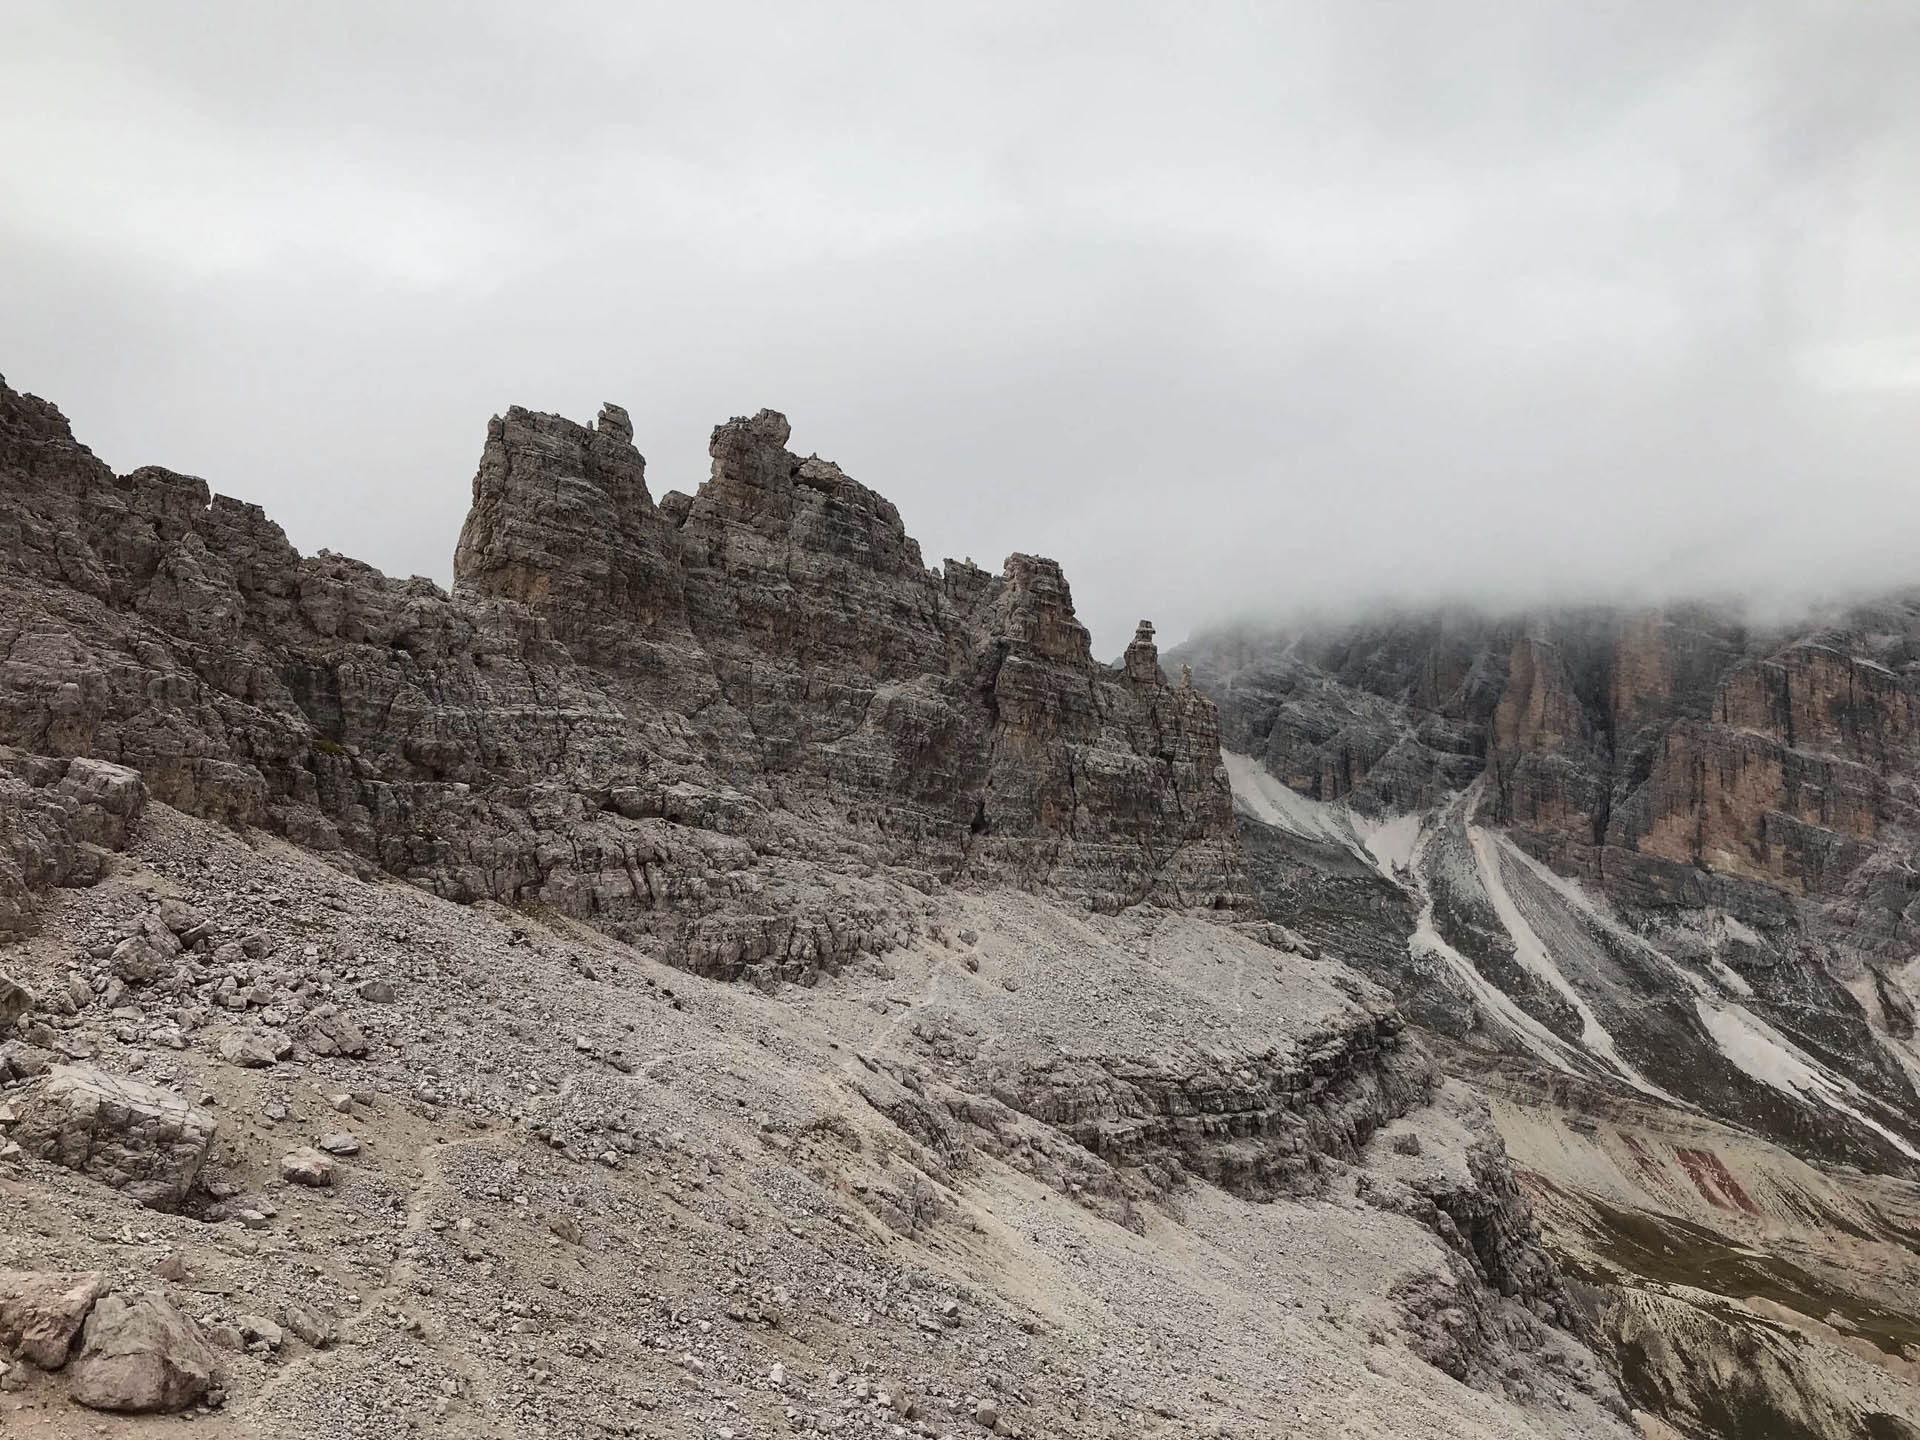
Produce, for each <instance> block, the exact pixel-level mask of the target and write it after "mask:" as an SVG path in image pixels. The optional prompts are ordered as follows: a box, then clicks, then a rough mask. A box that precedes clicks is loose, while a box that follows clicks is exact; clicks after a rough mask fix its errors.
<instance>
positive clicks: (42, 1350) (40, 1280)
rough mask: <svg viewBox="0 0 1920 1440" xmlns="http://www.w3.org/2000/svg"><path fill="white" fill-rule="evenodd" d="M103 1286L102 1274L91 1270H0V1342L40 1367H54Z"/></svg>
mask: <svg viewBox="0 0 1920 1440" xmlns="http://www.w3.org/2000/svg"><path fill="white" fill-rule="evenodd" d="M106 1291H107V1277H106V1276H105V1275H103V1274H101V1273H100V1272H99V1271H97V1270H80V1271H59V1270H0V1345H3V1346H5V1347H7V1348H8V1349H9V1350H13V1351H16V1352H17V1353H18V1354H20V1355H21V1356H23V1357H24V1358H26V1359H27V1360H30V1361H32V1362H33V1363H34V1364H35V1365H37V1366H39V1367H40V1368H41V1369H42V1370H58V1369H59V1368H60V1367H61V1366H62V1365H64V1364H66V1363H67V1355H68V1352H70V1351H71V1350H72V1349H73V1341H74V1337H75V1336H76V1335H78V1334H79V1333H80V1326H81V1324H82V1323H83V1322H84V1321H85V1320H86V1318H87V1312H88V1311H89V1310H91V1309H92V1308H93V1302H94V1301H96V1300H98V1299H99V1298H100V1297H101V1296H102V1295H104V1294H105V1293H106Z"/></svg>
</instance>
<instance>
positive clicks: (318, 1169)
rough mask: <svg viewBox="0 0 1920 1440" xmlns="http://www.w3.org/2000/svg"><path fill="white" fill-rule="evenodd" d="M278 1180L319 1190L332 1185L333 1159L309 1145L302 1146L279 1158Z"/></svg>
mask: <svg viewBox="0 0 1920 1440" xmlns="http://www.w3.org/2000/svg"><path fill="white" fill-rule="evenodd" d="M280 1178H281V1179H282V1180H287V1181H291V1182H292V1183H293V1184H295V1185H307V1186H311V1187H313V1188H314V1189H319V1188H320V1187H322V1186H325V1185H331V1184H332V1183H333V1157H332V1156H331V1155H323V1154H321V1152H320V1151H318V1150H316V1149H314V1148H313V1147H312V1146H311V1145H302V1146H301V1147H300V1148H299V1149H298V1150H292V1151H289V1152H288V1153H287V1154H285V1155H282V1156H281V1157H280Z"/></svg>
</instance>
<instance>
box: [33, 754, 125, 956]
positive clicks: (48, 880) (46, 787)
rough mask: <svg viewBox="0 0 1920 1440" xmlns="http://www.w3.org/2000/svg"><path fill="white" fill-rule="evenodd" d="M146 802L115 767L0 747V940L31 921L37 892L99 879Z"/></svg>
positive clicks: (121, 770)
mask: <svg viewBox="0 0 1920 1440" xmlns="http://www.w3.org/2000/svg"><path fill="white" fill-rule="evenodd" d="M145 803H146V787H145V786H144V785H142V784H141V781H140V777H139V775H138V774H136V773H135V772H133V771H131V770H128V769H125V768H123V767H122V766H119V765H109V764H106V763H103V762H102V761H99V760H93V759H89V758H86V757H84V756H82V757H74V758H67V759H61V758H54V757H49V756H40V755H25V754H22V753H21V752H19V751H17V750H13V749H10V748H8V747H6V746H0V939H5V938H12V937H17V936H19V935H21V934H23V933H25V932H26V931H27V930H28V929H30V928H31V926H32V923H33V915H34V910H35V906H36V902H37V897H38V896H39V895H40V894H41V893H43V892H44V891H46V890H48V889H51V888H53V887H56V886H64V885H90V884H92V883H93V882H94V881H95V880H98V879H99V878H100V875H101V873H102V870H103V869H104V867H105V865H106V864H107V854H108V852H110V851H113V850H118V849H121V848H123V847H124V846H125V844H126V841H127V831H128V828H129V827H130V826H131V825H132V824H133V822H134V821H135V820H136V819H137V818H138V817H139V814H140V810H141V807H142V806H143V805H144V804H145Z"/></svg>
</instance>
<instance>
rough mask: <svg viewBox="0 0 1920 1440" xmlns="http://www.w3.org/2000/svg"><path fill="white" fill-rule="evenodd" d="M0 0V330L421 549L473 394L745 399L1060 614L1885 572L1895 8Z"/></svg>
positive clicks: (439, 519) (642, 411) (91, 411)
mask: <svg viewBox="0 0 1920 1440" xmlns="http://www.w3.org/2000/svg"><path fill="white" fill-rule="evenodd" d="M1541 8H1542V7H1514V6H1511V5H1499V4H1453V5H1447V6H1431V7H1429V6H1402V5H1376V4H1361V5H1355V4H1351V3H1337V4H1336V3H1326V4H1293V3H1289V4H1272V5H1265V6H1259V7H1237V6H1235V7H1229V6H1212V7H1191V6H1177V7H1176V6H1166V7H1157V8H1151V9H1145V10H1135V11H1123V10H1118V9H1116V8H1115V7H1112V6H1104V5H1092V4H1056V5H1049V6H1046V7H1032V6H1025V5H1012V4H1006V5H998V4H996V5H969V6H964V7H958V8H957V9H956V8H954V7H939V8H936V7H923V6H913V5H908V6H901V5H879V4H873V5H856V4H846V3H839V4H834V5H811V4H791V5H783V6H780V7H765V6H742V5H729V4H709V5H702V6H697V7H694V6H684V5H680V6H666V5H651V4H648V5H612V4H589V3H554V4H550V5H546V6H542V7H539V8H538V9H533V8H523V7H512V6H506V5H494V4H460V5H454V4H451V3H438V4H426V3H421V4H410V5H407V6H403V7H394V6H378V5H371V4H343V5H333V6H325V7H314V8H310V9H306V10H299V11H293V10H287V9H286V8H284V7H277V6H268V7H262V6H247V5H241V4H227V5H216V4H198V5H192V6H187V5H183V4H172V3H169V4H131V3H129V4H121V5H112V4H96V3H86V0H59V3H51V0H48V3H39V0H17V3H15V4H13V5H11V6H9V7H8V12H9V14H8V27H7V29H8V41H7V43H6V45H5V46H4V47H0V269H3V270H4V273H5V275H6V277H7V278H6V283H5V284H4V285H0V339H3V340H4V344H0V369H3V370H4V373H5V374H6V375H7V377H8V380H9V381H10V382H11V383H12V384H13V385H15V386H16V387H18V388H21V389H25V390H32V391H37V392H40V393H42V394H46V395H49V396H52V397H55V398H56V399H57V400H58V402H59V404H60V405H61V406H62V408H63V409H65V410H66V411H67V412H68V413H69V414H70V415H71V416H72V417H73V419H74V422H75V428H76V430H77V432H78V433H79V434H80V435H82V436H83V437H85V438H87V439H88V441H89V442H90V443H92V444H93V445H94V446H95V447H96V449H97V450H98V451H99V453H100V454H101V455H102V457H103V458H104V459H106V460H107V461H108V462H109V463H110V464H112V465H113V466H114V467H115V468H116V469H119V470H127V469H130V468H132V467H133V466H135V465H138V464H142V463H145V462H148V461H160V462H163V463H166V464H169V465H172V466H174V467H177V468H180V469H187V470H194V471H197V472H199V473H201V474H204V475H205V476H207V477H208V478H209V480H210V481H211V482H212V483H213V485H214V486H215V488H216V489H218V490H222V491H225V492H228V493H231V494H235V495H238V496H241V497H243V498H246V499H249V500H254V501H258V502H260V503H262V504H264V505H265V506H266V507H267V509H268V510H269V511H270V512H271V513H272V514H273V515H274V516H275V517H276V518H278V519H280V520H281V521H282V522H284V523H285V524H286V525H287V527H288V531H289V534H290V536H291V538H292V539H293V541H294V542H295V543H296V544H297V545H299V546H300V547H301V548H302V549H304V550H314V549H318V548H321V547H329V548H332V549H335V550H339V551H343V552H346V553H348V554H353V555H357V556H361V557H364V558H366V559H368V560H370V561H373V562H374V563H376V564H378V565H380V566H382V567H383V568H385V569H387V570H389V571H395V572H400V573H409V572H419V573H424V574H430V575H432V576H434V577H435V578H437V579H439V580H440V581H441V582H442V583H445V582H446V581H447V580H448V579H449V578H450V577H449V572H448V568H447V567H448V564H449V556H450V555H451V554H452V549H453V539H454V536H455V534H456V532H457V530H458V528H459V524H460V520H461V517H462V516H463V515H464V514H465V512H466V509H467V506H468V503H469V499H470V480H471V477H472V473H473V456H474V454H475V453H476V450H477V449H478V446H479V444H480V442H481V440H482V439H483V438H484V437H483V434H482V432H481V429H480V425H481V422H482V420H483V419H484V417H485V416H487V415H488V414H492V413H495V412H498V411H502V410H504V409H505V408H506V407H507V406H508V405H509V404H512V403H520V404H525V405H528V406H533V407H537V408H540V409H546V410H555V411H559V412H562V413H565V414H568V415H572V416H574V417H576V418H580V419H582V420H587V419H591V417H592V416H593V414H594V413H595V412H596V411H597V409H598V407H599V405H600V403H601V401H603V400H614V401H617V402H619V403H622V404H624V405H626V406H628V407H629V408H630V409H631V410H632V412H633V417H634V429H635V438H636V441H637V443H638V444H639V446H640V448H641V449H642V450H643V451H644V452H645V453H646V455H647V457H648V460H649V476H648V479H649V484H650V486H651V488H652V489H653V491H654V493H655V494H656V495H657V494H659V493H661V492H662V491H664V490H666V489H669V488H679V489H689V490H690V489H692V488H693V487H694V486H695V485H696V484H697V483H698V482H699V481H700V480H701V479H702V478H704V475H705V471H706V465H707V458H706V446H707V437H708V433H709V431H710V429H711V427H712V426H713V425H714V424H716V423H717V422H719V421H721V420H724V419H725V418H727V417H728V416H730V415H734V414H750V413H752V412H753V411H754V410H755V409H757V408H758V407H760V406H763V405H764V406H773V407H777V408H779V409H781V410H783V411H785V412H786V413H787V414H788V415H790V416H791V417H792V419H793V421H794V427H795V428H794V437H793V448H794V449H796V450H797V451H798V452H799V453H801V454H803V455H804V454H805V453H807V452H808V451H817V452H819V453H820V454H821V455H823V456H827V457H830V458H832V459H834V460H837V461H839V462H840V463H841V464H842V465H843V466H844V467H845V468H846V470H847V471H848V473H850V474H852V475H854V476H856V477H857V478H859V479H860V480H862V481H865V482H866V483H868V484H871V485H874V486H876V487H878V488H879V489H881V490H882V491H883V492H884V493H885V494H886V495H888V496H889V497H890V498H892V499H893V500H894V501H895V502H896V503H897V504H898V505H899V507H900V509H901V512H902V515H903V516H904V518H905V521H906V524H907V527H908V529H909V531H910V532H911V533H912V534H913V535H915V536H917V537H918V538H919V539H920V541H921V542H922V545H923V547H924V549H925V552H926V554H927V557H928V559H929V560H930V561H938V559H939V558H940V557H941V556H943V555H954V556H965V555H971V556H973V557H974V558H975V559H976V560H978V561H980V562H981V563H982V564H985V565H987V566H989V567H992V568H997V567H998V565H999V563H1000V561H1001V559H1002V557H1003V556H1004V555H1005V554H1006V553H1007V552H1009V551H1010V550H1013V549H1016V548H1022V549H1032V550H1039V551H1042V552H1044V553H1048V554H1051V555H1052V556H1054V557H1056V558H1058V559H1059V560H1060V561H1061V562H1062V564H1063V566H1064V568H1065V571H1066V574H1067V575H1068V577H1069V578H1070V580H1071V581H1072V583H1073V586H1074V590H1075V595H1076V598H1077V600H1078V602H1079V607H1080V611H1081V614H1082V615H1083V616H1084V617H1085V618H1086V620H1087V621H1088V623H1089V624H1090V625H1091V626H1092V628H1093V630H1094V635H1095V648H1096V652H1097V653H1100V654H1102V655H1110V654H1113V653H1115V652H1117V650H1118V649H1119V647H1120V646H1121V645H1122V644H1123V643H1124V642H1125V639H1126V637H1127V635H1128V634H1130V633H1131V625H1132V622H1133V621H1134V620H1135V619H1136V618H1137V617H1138V616H1140V615H1150V616H1152V617H1153V618H1154V619H1155V620H1156V621H1158V622H1159V623H1160V625H1161V628H1162V632H1163V634H1166V635H1168V636H1170V637H1177V636H1178V635H1179V634H1181V633H1183V632H1184V631H1186V630H1187V629H1189V628H1190V627H1192V626H1194V625H1196V624H1200V623H1202V622H1205V621H1207V620H1209V619H1211V618H1215V617H1218V616H1222V615H1226V614H1230V613H1235V612H1253V611H1260V612H1274V611H1278V610H1284V609H1291V608H1295V607H1299V606H1302V605H1306V604H1313V605H1319V606H1326V605H1329V604H1339V603H1341V602H1343V601H1346V600H1350V599H1351V600H1358V599H1363V598H1371V597H1376V596H1379V595H1382V594H1393V595H1399V596H1402V597H1406V598H1411V599H1420V598H1424V597H1429V596H1433V595H1439V594H1446V595H1468V596H1472V597H1477V598H1481V599H1486V600H1490V601H1497V602H1502V603H1504V602H1508V601H1514V600H1519V601H1526V600H1531V599H1535V598H1539V597H1541V596H1546V595H1555V596H1567V595H1582V596H1584V595H1609V596H1610V595H1616V594H1619V593H1622V592H1632V593H1636V594H1638V593H1646V592H1649V591H1653V592H1658V591H1675V590H1685V591H1700V590H1724V589H1734V590H1747V591H1751V592H1754V593H1757V594H1760V595H1763V596H1766V597H1768V598H1769V599H1770V600H1772V601H1773V602H1775V603H1779V602H1780V600H1781V598H1782V597H1783V596H1785V597H1787V598H1789V599H1790V598H1791V597H1792V596H1795V595H1799V594H1808V595H1811V594H1817V593H1821V592H1827V591H1832V590H1835V589H1838V588H1844V587H1857V586H1865V585H1875V584H1888V583H1895V582H1899V581H1902V580H1910V579H1914V578H1916V577H1920V564H1916V562H1915V561H1914V558H1913V554H1914V544H1913V540H1914V537H1915V535H1916V534H1920V484H1916V460H1917V459H1920V454H1917V453H1916V452H1920V437H1917V435H1916V430H1915V426H1914V420H1913V407H1914V404H1915V400H1916V390H1920V261H1917V260H1916V259H1915V258H1914V252H1913V247H1912V245H1911V243H1910V237H1911V236H1912V235H1913V234H1914V233H1915V232H1916V224H1917V222H1920V198H1917V197H1920V124H1917V123H1916V122H1917V121H1920V113H1917V112H1920V94H1916V91H1915V89H1914V87H1913V86H1912V84H1911V77H1912V76H1913V74H1914V73H1915V67H1916V64H1920V10H1916V9H1915V8H1914V7H1912V6H1906V5H1892V4H1868V5H1855V6H1846V7H1842V6H1836V5H1823V4H1784V3H1776V4H1758V5H1756V4H1747V3H1741V4H1732V3H1698V4H1691V5H1687V6H1683V7H1678V8H1677V9H1676V7H1672V6H1661V5H1653V4H1628V5H1624V6H1615V7H1607V8H1606V9H1605V10H1604V11H1602V10H1589V9H1587V8H1585V7H1564V8H1563V10H1562V13H1558V14H1545V13H1540V10H1541Z"/></svg>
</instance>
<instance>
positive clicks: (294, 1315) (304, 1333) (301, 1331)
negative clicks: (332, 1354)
mask: <svg viewBox="0 0 1920 1440" xmlns="http://www.w3.org/2000/svg"><path fill="white" fill-rule="evenodd" d="M280 1318H281V1319H283V1320H284V1321H285V1322H286V1326H287V1329H289V1330H291V1331H292V1332H293V1333H294V1334H295V1335H298V1336H299V1337H300V1338H301V1339H302V1340H304V1341H305V1342H306V1343H307V1344H309V1345H311V1346H312V1347H313V1348H314V1349H316V1350H325V1349H326V1348H327V1347H328V1346H329V1345H331V1344H333V1341H334V1332H333V1325H332V1322H330V1321H328V1320H325V1319H323V1318H322V1317H320V1316H318V1315H316V1314H314V1313H313V1311H311V1310H308V1309H305V1308H303V1307H301V1306H299V1305H289V1306H287V1308H286V1310H285V1312H284V1313H283V1314H282V1315H281V1317H280Z"/></svg>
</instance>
